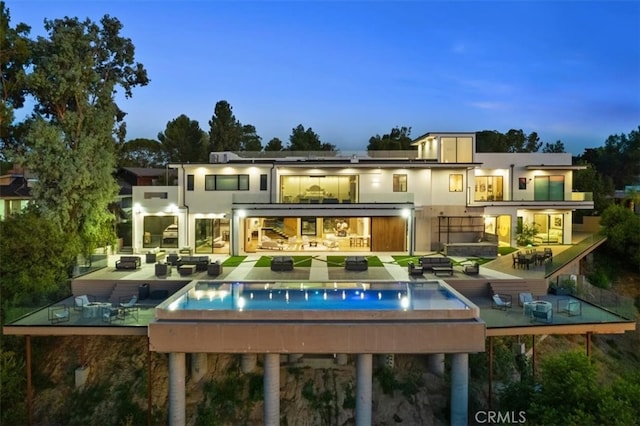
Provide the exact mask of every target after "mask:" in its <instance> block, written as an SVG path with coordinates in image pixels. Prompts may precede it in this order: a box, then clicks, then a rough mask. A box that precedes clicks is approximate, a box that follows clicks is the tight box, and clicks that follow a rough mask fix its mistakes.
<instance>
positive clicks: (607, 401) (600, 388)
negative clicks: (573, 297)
mask: <svg viewBox="0 0 640 426" xmlns="http://www.w3.org/2000/svg"><path fill="white" fill-rule="evenodd" d="M540 370H541V374H540V391H538V392H534V393H533V395H532V402H531V405H530V408H529V410H528V411H527V420H528V421H532V422H533V423H534V424H558V422H559V421H560V422H561V423H562V424H571V425H587V424H593V425H596V424H598V425H599V424H616V425H635V424H637V423H636V422H637V419H638V412H639V410H638V402H639V398H640V382H639V380H638V377H637V376H638V375H637V374H636V375H632V376H630V377H628V378H623V379H620V380H617V381H616V382H614V384H613V385H602V384H600V383H599V381H598V376H597V373H598V371H597V368H596V366H595V365H594V364H593V363H592V362H591V361H590V359H589V358H588V357H587V356H586V355H585V354H584V353H582V352H567V353H562V354H558V355H552V356H550V357H549V358H545V359H544V360H543V361H542V363H541V366H540Z"/></svg>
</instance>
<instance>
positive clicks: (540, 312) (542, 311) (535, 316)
mask: <svg viewBox="0 0 640 426" xmlns="http://www.w3.org/2000/svg"><path fill="white" fill-rule="evenodd" d="M531 321H540V322H546V323H547V324H550V323H552V322H553V307H552V305H551V304H548V305H546V304H540V305H536V306H535V307H534V309H533V310H532V311H531Z"/></svg>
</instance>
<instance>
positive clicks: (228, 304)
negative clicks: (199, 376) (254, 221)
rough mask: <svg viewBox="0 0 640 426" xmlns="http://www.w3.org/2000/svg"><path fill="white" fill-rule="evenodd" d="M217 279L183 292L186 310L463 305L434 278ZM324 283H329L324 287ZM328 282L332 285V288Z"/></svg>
mask: <svg viewBox="0 0 640 426" xmlns="http://www.w3.org/2000/svg"><path fill="white" fill-rule="evenodd" d="M412 284H413V283H395V282H394V283H374V284H362V283H357V284H356V283H348V284H344V283H340V284H333V283H305V284H300V285H299V286H295V285H293V284H279V283H251V284H247V283H216V282H206V281H203V282H199V283H197V284H196V285H195V286H194V288H192V289H191V290H189V291H188V292H187V293H186V294H185V295H183V296H182V298H181V300H180V301H179V303H178V307H177V308H178V309H188V310H240V309H241V310H254V311H258V310H268V311H275V310H410V309H464V308H466V305H465V304H464V303H463V302H462V301H460V300H459V299H458V298H457V297H456V296H455V295H453V294H452V293H451V292H449V291H448V290H447V289H446V288H443V287H441V286H440V285H439V284H438V283H429V285H425V284H421V285H420V286H419V287H417V288H416V287H414V286H413V285H412ZM327 287H329V288H327ZM332 287H333V288H332Z"/></svg>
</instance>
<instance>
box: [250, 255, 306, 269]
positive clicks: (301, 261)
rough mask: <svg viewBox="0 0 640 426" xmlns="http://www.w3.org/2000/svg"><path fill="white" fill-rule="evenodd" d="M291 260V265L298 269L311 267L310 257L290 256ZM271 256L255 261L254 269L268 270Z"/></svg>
mask: <svg viewBox="0 0 640 426" xmlns="http://www.w3.org/2000/svg"><path fill="white" fill-rule="evenodd" d="M291 257H292V258H293V264H294V265H295V266H296V267H299V268H309V267H311V261H312V260H313V257H312V256H291ZM272 258H273V256H260V259H258V260H257V261H256V264H255V267H256V268H268V267H270V266H271V259H272Z"/></svg>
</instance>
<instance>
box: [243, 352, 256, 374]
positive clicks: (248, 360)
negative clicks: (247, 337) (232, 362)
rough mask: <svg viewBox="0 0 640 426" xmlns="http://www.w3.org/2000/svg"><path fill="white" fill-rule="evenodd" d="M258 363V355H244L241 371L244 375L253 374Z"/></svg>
mask: <svg viewBox="0 0 640 426" xmlns="http://www.w3.org/2000/svg"><path fill="white" fill-rule="evenodd" d="M257 363H258V355H256V354H242V355H240V371H242V372H243V373H245V374H247V373H251V372H252V371H253V370H254V369H255V368H256V364H257Z"/></svg>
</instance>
